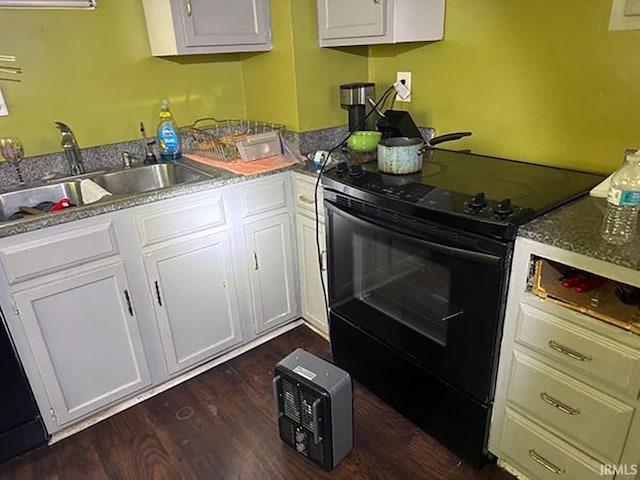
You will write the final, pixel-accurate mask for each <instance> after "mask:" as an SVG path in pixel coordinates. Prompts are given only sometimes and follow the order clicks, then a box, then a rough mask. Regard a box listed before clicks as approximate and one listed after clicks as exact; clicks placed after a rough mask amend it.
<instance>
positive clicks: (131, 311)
mask: <svg viewBox="0 0 640 480" xmlns="http://www.w3.org/2000/svg"><path fill="white" fill-rule="evenodd" d="M124 298H125V299H126V300H127V309H128V310H129V315H131V316H132V317H133V305H131V297H130V296H129V290H125V291H124Z"/></svg>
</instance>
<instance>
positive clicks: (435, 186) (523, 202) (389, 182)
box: [323, 149, 604, 240]
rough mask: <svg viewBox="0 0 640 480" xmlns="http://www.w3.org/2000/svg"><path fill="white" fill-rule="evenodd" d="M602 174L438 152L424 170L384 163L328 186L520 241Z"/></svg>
mask: <svg viewBox="0 0 640 480" xmlns="http://www.w3.org/2000/svg"><path fill="white" fill-rule="evenodd" d="M603 179H604V177H603V176H601V175H596V174H591V173H585V172H579V171H574V170H567V169H563V168H555V167H548V166H542V165H534V164H530V163H524V162H518V161H514V160H507V159H503V158H497V157H489V156H483V155H476V154H470V153H462V152H456V151H450V150H443V149H431V150H429V151H427V152H426V153H425V155H424V162H423V168H422V171H420V172H418V173H415V174H409V175H391V174H385V173H380V172H379V171H378V167H377V163H376V162H375V161H374V162H369V163H366V164H364V165H361V166H355V167H351V169H349V168H347V166H346V164H343V165H338V166H337V167H336V168H334V169H332V170H329V171H327V172H325V174H324V177H323V184H324V185H325V188H329V189H332V190H335V191H338V192H341V193H344V194H346V195H348V196H350V197H353V198H358V199H361V200H363V201H366V202H369V203H372V204H375V205H378V206H380V207H382V208H386V209H388V210H391V211H394V212H398V213H402V214H405V215H408V216H412V217H418V218H425V219H429V220H431V221H435V222H438V223H440V224H444V225H450V226H453V227H456V228H460V229H462V230H466V231H469V232H475V233H480V234H484V235H489V236H491V237H494V238H501V239H505V240H512V239H514V238H515V236H516V231H517V227H518V226H520V225H523V224H524V223H526V222H528V221H530V220H532V219H533V218H535V217H537V216H539V215H542V214H543V213H545V212H548V211H549V210H552V209H554V208H556V207H559V206H560V205H563V204H565V203H567V202H569V201H571V200H574V199H576V198H578V197H580V196H582V195H584V194H585V193H587V192H588V191H589V190H590V189H591V188H592V187H594V186H595V185H597V184H598V183H600V182H601V181H602V180H603Z"/></svg>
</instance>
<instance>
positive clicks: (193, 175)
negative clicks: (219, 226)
mask: <svg viewBox="0 0 640 480" xmlns="http://www.w3.org/2000/svg"><path fill="white" fill-rule="evenodd" d="M207 178H212V177H211V175H207V174H205V173H203V172H200V171H198V170H195V169H193V168H190V167H187V166H185V165H182V164H179V163H159V164H156V165H145V166H142V167H135V168H130V169H125V170H120V171H117V172H112V173H105V174H102V175H97V176H95V177H91V180H93V181H94V182H96V183H97V184H98V185H100V186H101V187H102V188H104V189H105V190H107V191H109V192H111V193H112V194H113V195H129V194H133V193H142V192H148V191H150V190H157V189H160V188H166V187H171V186H173V185H180V184H183V183H191V182H197V181H200V180H205V179H207Z"/></svg>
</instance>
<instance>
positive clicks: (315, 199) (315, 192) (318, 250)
mask: <svg viewBox="0 0 640 480" xmlns="http://www.w3.org/2000/svg"><path fill="white" fill-rule="evenodd" d="M393 90H394V86H393V85H391V86H390V87H389V88H387V89H386V90H385V91H384V93H383V94H382V96H381V97H380V100H378V102H377V103H376V104H375V105H374V107H373V108H372V109H371V111H370V112H369V113H367V114H366V115H365V116H364V118H363V119H362V120H360V123H358V125H356V128H354V129H353V131H351V132H349V134H348V135H347V136H346V137H344V139H342V141H340V142H339V143H338V144H336V145H335V146H334V147H333V148H331V150H329V152H328V153H327V156H326V158H325V159H324V161H323V162H322V165H320V170H319V171H318V177H317V178H316V184H315V186H314V189H313V205H314V213H315V227H316V231H315V233H316V253H317V255H318V265H319V267H320V268H319V270H320V285H321V286H322V298H323V299H324V309H325V312H326V314H327V322H328V321H329V299H328V296H327V286H326V285H325V284H324V278H322V250H321V248H320V239H319V238H318V237H319V236H320V231H319V230H320V219H319V217H318V187H319V186H320V179H321V178H322V174H323V172H324V169H325V167H326V166H327V163H328V162H329V159H330V158H331V154H332V153H333V152H335V151H336V150H337V149H338V148H339V147H340V146H341V145H344V143H345V142H346V141H347V140H349V137H350V136H351V135H353V132H355V131H357V130H358V129H360V128H362V127H363V126H364V122H365V121H366V120H367V118H369V116H370V115H371V114H373V113H374V112H375V111H376V108H378V107H379V106H380V105H381V104H383V103H384V102H385V100H386V99H387V97H388V96H389V94H390V93H391V92H392V91H393ZM325 237H326V232H325ZM325 257H326V258H325V261H326V262H327V263H328V256H327V255H325ZM327 271H328V265H327Z"/></svg>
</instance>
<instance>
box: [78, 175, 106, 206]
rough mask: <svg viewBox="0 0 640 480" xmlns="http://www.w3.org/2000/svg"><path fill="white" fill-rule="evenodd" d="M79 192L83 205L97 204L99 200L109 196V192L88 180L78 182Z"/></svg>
mask: <svg viewBox="0 0 640 480" xmlns="http://www.w3.org/2000/svg"><path fill="white" fill-rule="evenodd" d="M80 191H81V192H82V201H83V203H84V204H85V205H86V204H88V203H94V202H97V201H98V200H100V199H101V198H104V197H107V196H109V197H110V196H111V193H110V192H108V191H107V190H105V189H104V188H102V187H101V186H100V185H98V184H97V183H96V182H94V181H93V180H89V179H88V178H85V179H84V180H81V181H80Z"/></svg>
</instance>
